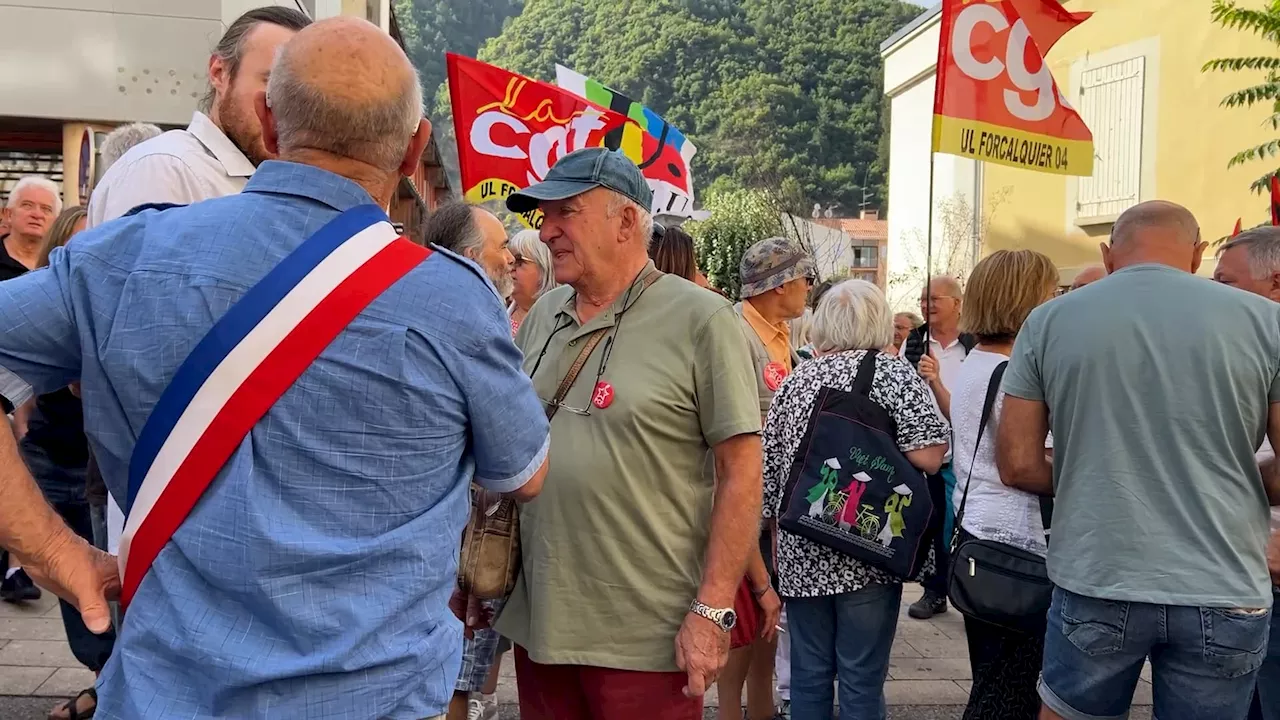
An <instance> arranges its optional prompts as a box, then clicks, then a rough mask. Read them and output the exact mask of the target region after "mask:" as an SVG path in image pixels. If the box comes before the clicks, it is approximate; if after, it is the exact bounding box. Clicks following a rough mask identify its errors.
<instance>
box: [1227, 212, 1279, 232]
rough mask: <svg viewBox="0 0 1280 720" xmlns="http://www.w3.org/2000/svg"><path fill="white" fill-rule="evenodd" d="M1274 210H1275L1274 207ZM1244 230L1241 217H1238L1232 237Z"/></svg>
mask: <svg viewBox="0 0 1280 720" xmlns="http://www.w3.org/2000/svg"><path fill="white" fill-rule="evenodd" d="M1272 212H1275V211H1274V209H1273V210H1272ZM1242 230H1244V227H1243V225H1242V224H1241V218H1236V229H1235V230H1232V231H1231V237H1235V236H1237V235H1239V234H1240V232H1241V231H1242Z"/></svg>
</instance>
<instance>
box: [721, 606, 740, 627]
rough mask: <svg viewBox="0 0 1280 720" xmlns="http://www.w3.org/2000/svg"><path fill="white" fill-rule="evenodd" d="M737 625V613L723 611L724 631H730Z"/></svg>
mask: <svg viewBox="0 0 1280 720" xmlns="http://www.w3.org/2000/svg"><path fill="white" fill-rule="evenodd" d="M737 624H738V613H736V612H734V611H732V610H725V611H724V628H725V629H726V630H732V629H733V628H734V626H735V625H737Z"/></svg>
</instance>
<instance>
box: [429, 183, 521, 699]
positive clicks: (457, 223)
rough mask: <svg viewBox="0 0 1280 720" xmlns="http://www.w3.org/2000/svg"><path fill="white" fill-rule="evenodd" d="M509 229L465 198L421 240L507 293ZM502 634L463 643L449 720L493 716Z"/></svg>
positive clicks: (485, 633) (478, 499)
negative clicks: (477, 270)
mask: <svg viewBox="0 0 1280 720" xmlns="http://www.w3.org/2000/svg"><path fill="white" fill-rule="evenodd" d="M507 241H508V238H507V229H506V228H505V227H503V225H502V221H501V220H499V219H498V218H497V216H495V215H494V214H493V213H491V212H489V211H488V210H484V209H482V208H478V207H472V206H470V205H467V204H465V203H450V204H448V205H445V206H443V207H441V208H440V209H438V210H436V211H435V212H434V213H433V214H432V215H431V217H430V218H428V219H427V225H426V228H425V230H424V231H423V244H424V245H427V246H428V247H435V248H440V249H443V250H448V251H449V252H451V253H453V254H455V255H460V256H462V257H464V258H466V259H468V260H470V261H472V262H474V263H476V264H477V265H479V266H480V269H482V270H484V274H485V275H486V276H488V278H489V281H490V282H492V283H493V286H494V288H495V289H497V291H498V294H499V295H500V296H502V298H503V299H506V298H508V297H510V296H511V292H512V290H514V286H515V283H514V278H513V277H512V271H513V269H514V267H515V256H513V255H512V254H511V251H510V250H508V249H507ZM497 499H498V498H497V497H496V496H495V495H494V494H492V493H489V492H487V491H485V490H484V489H482V488H480V487H479V486H476V485H472V486H471V501H472V502H473V503H479V504H481V505H482V506H484V507H488V506H489V505H491V504H492V503H493V502H495V501H496V500H497ZM481 605H482V607H483V608H484V610H485V614H486V615H487V616H489V617H494V616H496V615H497V614H498V613H500V612H502V606H503V605H504V601H503V600H485V601H482V602H481ZM502 644H503V643H502V641H501V638H500V637H499V635H498V633H497V632H496V631H495V630H493V629H492V628H487V627H486V628H482V629H476V630H475V631H474V633H473V634H472V635H471V636H470V637H467V638H465V639H464V640H463V643H462V670H461V672H459V673H458V681H457V682H456V683H455V684H454V687H453V699H452V700H451V701H450V703H449V714H448V720H491V719H492V718H494V717H497V714H498V700H497V698H496V697H495V694H494V693H493V692H486V691H485V688H486V685H488V686H489V689H490V690H492V689H493V683H489V682H487V681H488V680H489V679H490V674H491V673H492V672H493V669H494V665H495V664H497V661H498V660H499V658H500V657H501V655H502V652H503V650H502V649H501V647H500V646H501V645H502Z"/></svg>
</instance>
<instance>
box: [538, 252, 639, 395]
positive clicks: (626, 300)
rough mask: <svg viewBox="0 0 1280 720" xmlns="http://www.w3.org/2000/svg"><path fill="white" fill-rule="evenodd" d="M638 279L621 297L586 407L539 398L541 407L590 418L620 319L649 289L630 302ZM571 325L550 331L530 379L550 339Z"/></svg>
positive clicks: (540, 362) (637, 277)
mask: <svg viewBox="0 0 1280 720" xmlns="http://www.w3.org/2000/svg"><path fill="white" fill-rule="evenodd" d="M643 272H644V271H643V270H642V271H641V273H642V274H643ZM639 279H640V276H639V275H637V276H636V280H633V281H632V283H631V287H629V288H627V294H626V295H624V296H623V297H622V309H621V310H619V311H618V316H617V318H616V319H615V320H614V323H613V331H612V332H611V333H610V334H609V337H608V338H606V339H605V341H604V350H603V351H601V353H600V366H599V367H598V368H597V369H596V379H595V382H593V383H592V384H591V388H592V390H591V397H590V398H589V400H588V402H587V406H586V407H584V408H576V407H572V406H570V405H566V404H565V403H564V402H563V401H562V402H558V403H553V402H551V401H550V400H547V399H546V398H543V397H539V398H538V399H539V400H541V401H542V404H543V405H546V406H547V407H555V408H559V409H560V410H566V411H568V412H571V413H573V414H574V415H578V416H580V417H591V408H592V406H593V405H594V404H595V394H596V393H597V392H599V390H600V380H601V379H602V378H603V377H604V370H605V368H606V367H608V366H609V358H610V357H611V356H612V355H613V341H614V339H615V338H617V337H618V333H619V331H621V329H622V317H623V316H624V315H626V314H627V311H628V310H630V309H631V308H632V307H634V306H635V304H636V303H637V302H640V298H641V296H643V295H644V293H645V291H646V290H648V289H649V286H645V287H643V288H641V290H640V294H639V295H636V298H635V300H634V301H632V300H631V291H632V290H634V289H635V287H636V281H638V280H639ZM571 325H573V321H572V320H571V321H569V322H568V323H565V324H564V325H561V326H559V327H557V328H556V329H555V330H553V331H551V334H550V335H548V336H547V341H546V342H544V343H543V344H542V351H541V352H539V353H538V359H537V360H536V361H534V363H533V371H532V372H530V373H529V378H530V379H533V378H534V377H536V376H537V374H538V368H540V367H542V359H543V358H545V357H546V356H547V349H548V348H550V347H551V339H552V338H554V337H555V336H556V334H557V333H559V332H560V331H561V330H565V329H568V328H569V327H570V326H571ZM574 382H575V383H576V382H577V378H574ZM569 389H570V390H572V389H573V386H572V385H570V386H569ZM568 396H569V393H568V391H566V392H565V397H568Z"/></svg>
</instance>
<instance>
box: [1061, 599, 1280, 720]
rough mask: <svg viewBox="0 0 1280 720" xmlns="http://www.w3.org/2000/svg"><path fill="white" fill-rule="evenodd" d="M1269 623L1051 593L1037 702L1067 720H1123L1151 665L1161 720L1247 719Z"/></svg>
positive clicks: (1249, 614) (1249, 615)
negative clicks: (1147, 662)
mask: <svg viewBox="0 0 1280 720" xmlns="http://www.w3.org/2000/svg"><path fill="white" fill-rule="evenodd" d="M1270 626H1271V617H1270V613H1269V612H1267V611H1256V610H1236V609H1230V608H1206V607H1182V606H1172V605H1148V604H1145V603H1135V602H1116V601H1110V600H1100V599H1096V598H1089V597H1085V596H1083V595H1077V594H1075V593H1072V592H1069V591H1067V590H1063V589H1061V588H1055V589H1054V591H1053V604H1052V605H1051V606H1050V607H1049V627H1048V630H1047V631H1046V633H1045V640H1044V668H1043V673H1042V675H1041V679H1040V699H1041V700H1043V701H1044V704H1045V705H1046V706H1047V707H1048V708H1049V709H1050V710H1053V711H1054V712H1056V713H1058V714H1059V715H1061V716H1062V717H1064V718H1066V720H1099V719H1103V718H1122V717H1125V715H1126V714H1127V713H1128V711H1129V706H1130V704H1131V703H1132V702H1133V692H1134V690H1135V689H1136V687H1137V685H1138V677H1139V675H1140V674H1141V672H1142V665H1143V662H1144V660H1145V659H1146V658H1147V657H1148V656H1150V657H1151V683H1152V691H1153V696H1154V699H1155V707H1154V708H1153V709H1152V714H1153V716H1154V717H1157V718H1160V720H1231V718H1242V717H1244V716H1245V714H1246V713H1247V712H1248V711H1249V702H1250V700H1251V699H1252V697H1253V687H1254V682H1255V679H1256V677H1257V674H1258V668H1259V666H1261V665H1262V659H1263V656H1264V654H1265V653H1266V649H1267V635H1268V631H1269V630H1270Z"/></svg>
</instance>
